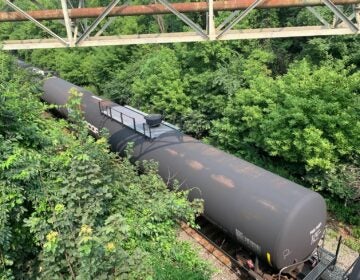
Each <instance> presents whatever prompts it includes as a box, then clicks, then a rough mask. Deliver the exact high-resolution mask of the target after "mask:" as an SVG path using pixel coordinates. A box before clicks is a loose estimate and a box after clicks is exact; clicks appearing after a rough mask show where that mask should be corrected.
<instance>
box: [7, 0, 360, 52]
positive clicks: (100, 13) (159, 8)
mask: <svg viewBox="0 0 360 280" xmlns="http://www.w3.org/2000/svg"><path fill="white" fill-rule="evenodd" d="M0 1H3V2H4V3H6V4H7V5H8V6H9V7H11V8H12V9H14V10H15V12H9V11H3V12H0V24H1V22H8V21H10V22H11V21H24V20H29V21H31V22H33V23H34V24H36V25H37V26H38V27H39V28H41V29H43V30H44V31H45V32H46V33H48V34H49V35H50V36H51V37H52V38H43V39H27V40H6V41H4V42H3V43H2V49H3V50H19V49H39V48H69V47H94V46H110V45H131V44H148V43H149V44H150V43H151V44H155V43H177V42H200V41H214V40H244V39H264V38H285V37H308V36H330V35H348V34H354V35H357V34H359V29H360V24H359V23H360V0H332V1H331V0H287V1H280V0H245V1H239V0H233V1H213V0H208V1H207V2H190V3H189V2H188V3H170V2H168V1H167V0H157V1H158V2H159V4H150V5H131V6H130V5H129V1H130V0H128V2H125V3H123V4H122V5H120V6H117V5H118V4H119V2H120V0H112V1H110V3H109V5H108V6H107V7H95V8H89V7H88V8H86V7H85V0H78V2H77V3H78V5H77V7H75V8H74V7H73V6H72V2H71V1H68V0H61V5H62V6H61V8H62V9H60V10H59V9H55V10H50V11H49V10H36V11H24V10H22V9H21V8H20V7H19V6H17V5H16V4H15V3H14V2H15V1H10V0H0ZM68 4H70V5H71V6H70V7H68ZM345 4H346V5H348V6H350V7H351V14H350V15H349V12H347V14H346V13H345V12H344V11H343V10H342V9H341V7H342V6H339V5H345ZM314 6H324V7H327V8H328V9H329V10H330V11H331V12H332V13H333V14H334V20H333V24H330V23H329V22H328V21H327V20H326V19H324V18H323V17H322V16H321V15H320V13H318V12H317V10H316V9H315V8H314ZM39 7H40V6H39ZM279 7H305V8H307V9H308V10H309V12H311V13H312V14H313V15H314V16H315V17H316V18H317V19H318V20H319V21H320V22H321V23H322V25H318V26H298V27H277V28H261V29H256V28H255V29H236V30H234V29H233V28H234V27H235V26H236V24H238V23H239V22H241V21H242V20H243V19H244V18H245V17H247V16H248V14H249V13H251V12H252V11H253V10H254V9H259V8H262V9H269V8H279ZM214 11H233V12H232V13H231V14H230V15H229V16H228V18H226V19H225V20H224V21H223V22H222V23H221V24H220V25H218V26H217V27H216V26H215V21H214ZM188 12H202V13H204V12H206V17H207V22H206V27H205V28H203V27H201V26H199V25H198V24H197V23H195V22H194V21H192V20H191V19H190V18H189V17H188V16H187V15H186V13H188ZM165 13H167V14H174V15H175V16H177V17H178V18H179V19H180V20H181V21H183V22H184V23H185V24H187V25H188V26H189V27H190V28H191V29H192V30H193V31H195V32H172V33H155V34H134V35H119V34H116V35H114V36H101V34H102V33H103V32H104V31H105V30H106V28H107V27H108V26H109V25H110V24H111V22H112V21H113V18H111V19H110V20H109V21H108V22H106V23H105V24H104V25H103V26H102V27H101V28H100V27H99V24H100V23H101V22H102V21H103V20H104V19H106V18H108V17H117V16H129V15H134V14H136V15H140V14H141V15H143V14H145V15H154V14H156V15H158V14H165ZM83 18H86V19H87V18H96V19H95V20H94V21H93V22H92V24H90V25H89V26H87V23H85V24H84V23H83V22H82V19H83ZM45 19H46V20H50V19H51V20H61V21H62V23H63V25H64V26H65V30H66V34H67V37H66V38H63V37H62V36H59V35H57V34H56V33H54V32H53V31H52V30H50V29H49V28H47V27H46V26H45V25H44V24H43V23H42V22H41V21H42V20H45ZM96 29H99V30H98V31H97V33H96V35H95V36H90V35H91V33H92V32H94V31H95V30H96ZM80 30H81V31H80Z"/></svg>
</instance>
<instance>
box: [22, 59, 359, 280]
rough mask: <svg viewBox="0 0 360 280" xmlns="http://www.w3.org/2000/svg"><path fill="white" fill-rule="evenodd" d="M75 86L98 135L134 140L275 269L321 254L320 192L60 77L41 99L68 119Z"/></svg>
mask: <svg viewBox="0 0 360 280" xmlns="http://www.w3.org/2000/svg"><path fill="white" fill-rule="evenodd" d="M22 67H24V66H22ZM35 70H36V72H39V69H38V68H36V69H35ZM41 75H43V74H41ZM43 76H44V75H43ZM72 89H75V90H77V91H78V92H80V93H82V97H81V99H82V100H81V110H82V111H83V115H84V118H85V120H86V122H87V124H88V128H89V130H90V131H91V132H92V133H93V134H95V135H96V134H98V133H99V131H100V130H101V129H102V128H106V129H107V130H108V132H109V143H110V147H111V150H112V151H113V152H117V153H120V154H123V153H124V151H125V149H126V147H127V145H128V144H129V143H130V142H132V143H133V155H132V157H133V159H134V160H135V161H143V160H155V161H157V162H158V172H159V175H160V176H161V177H162V178H163V180H164V181H165V182H168V183H169V184H171V183H172V182H174V181H175V180H176V181H177V182H179V186H180V188H181V189H184V190H189V199H190V200H192V199H195V198H200V199H203V201H204V216H205V217H206V218H207V219H208V220H209V221H211V222H212V223H213V224H215V225H217V226H218V227H220V228H221V229H222V230H223V231H225V232H226V233H228V234H229V235H231V236H232V237H233V238H235V239H236V240H237V241H238V242H239V244H240V245H241V246H242V247H244V248H246V249H247V250H249V251H250V252H252V253H253V254H254V255H256V258H258V259H260V260H261V261H262V262H263V263H266V264H267V265H268V266H269V267H271V268H272V269H273V270H275V271H280V272H281V271H286V270H289V271H291V269H292V268H295V267H298V266H299V265H301V264H303V263H305V262H306V261H309V260H314V259H316V258H314V256H315V255H316V252H317V250H318V245H319V241H320V240H321V238H322V237H323V235H324V231H325V225H326V219H327V211H326V204H325V201H324V198H323V197H322V196H321V195H320V194H318V193H316V192H314V191H312V190H310V189H308V188H305V187H303V186H301V185H299V184H296V183H294V182H292V181H290V180H288V179H285V178H283V177H281V176H278V175H276V174H274V173H271V172H269V171H267V170H265V169H263V168H261V167H258V166H256V165H254V164H252V163H249V162H247V161H245V160H243V159H240V158H238V157H235V156H233V155H230V154H228V153H226V152H224V151H222V150H219V149H217V148H215V147H213V146H210V145H208V144H205V143H203V142H201V141H199V140H197V139H195V138H193V137H191V136H189V135H186V134H184V133H183V132H181V131H180V129H179V128H178V127H176V126H175V125H172V124H170V123H168V122H166V121H164V120H162V118H161V115H156V114H147V113H144V112H142V111H139V110H137V109H136V108H132V107H130V106H122V105H119V104H116V103H114V102H112V101H110V100H106V99H103V98H101V97H99V96H96V95H94V94H93V93H91V92H90V91H88V90H86V89H84V88H81V87H79V86H77V85H74V84H72V83H70V82H68V81H65V80H63V79H61V78H59V77H56V76H51V75H47V77H46V78H45V79H44V81H43V91H44V92H43V95H42V97H41V98H42V99H43V100H44V101H45V102H47V103H50V104H56V105H61V106H59V107H58V109H57V111H58V113H59V114H60V115H62V116H63V117H65V118H66V117H67V116H68V114H69V112H68V110H67V109H66V106H62V105H65V104H66V103H67V101H68V99H69V97H70V91H71V90H72ZM333 257H334V258H333V259H332V263H328V266H330V265H331V264H334V262H333V261H334V260H335V262H336V257H337V254H336V256H333ZM319 263H320V261H319ZM312 266H315V264H314V263H312ZM358 274H360V272H358ZM355 277H357V276H355ZM305 279H307V278H305ZM308 279H318V278H316V277H314V278H308ZM354 279H355V278H354ZM356 279H357V278H356Z"/></svg>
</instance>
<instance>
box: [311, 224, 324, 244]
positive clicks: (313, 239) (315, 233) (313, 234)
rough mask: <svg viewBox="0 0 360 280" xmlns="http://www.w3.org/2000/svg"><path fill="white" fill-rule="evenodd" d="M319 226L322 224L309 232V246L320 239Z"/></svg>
mask: <svg viewBox="0 0 360 280" xmlns="http://www.w3.org/2000/svg"><path fill="white" fill-rule="evenodd" d="M321 225H322V223H321V222H320V223H319V224H318V225H317V226H316V227H314V228H313V229H312V230H310V237H311V242H310V245H313V244H314V243H315V242H316V241H318V240H319V239H320V237H321Z"/></svg>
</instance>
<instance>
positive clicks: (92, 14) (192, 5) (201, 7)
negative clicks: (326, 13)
mask: <svg viewBox="0 0 360 280" xmlns="http://www.w3.org/2000/svg"><path fill="white" fill-rule="evenodd" d="M252 3H253V1H252V0H232V1H214V3H213V6H214V11H235V10H246V9H247V8H249V7H250V6H251V4H252ZM332 3H333V4H334V5H348V4H360V0H334V1H332ZM324 4H325V3H324V1H322V0H268V1H265V2H263V3H261V4H260V5H259V6H258V7H256V8H257V9H269V8H286V7H308V6H310V7H311V6H323V5H324ZM172 7H173V8H174V9H176V10H177V11H178V12H180V13H191V12H207V11H208V3H207V2H188V3H172ZM105 9H106V7H95V8H74V9H69V11H68V12H69V17H70V18H71V19H76V18H97V17H99V16H100V15H101V14H103V13H104V11H105ZM26 13H27V14H28V15H30V16H31V17H32V18H34V19H36V20H54V19H63V18H64V14H63V10H62V9H54V10H32V11H26ZM170 13H171V11H169V9H168V8H167V7H165V6H163V5H162V4H150V5H131V6H126V7H115V8H114V9H113V10H112V11H111V12H110V13H109V15H108V16H135V15H156V14H170ZM27 19H28V18H27V17H26V16H24V15H23V14H21V13H19V12H6V11H2V12H0V22H8V21H25V20H27Z"/></svg>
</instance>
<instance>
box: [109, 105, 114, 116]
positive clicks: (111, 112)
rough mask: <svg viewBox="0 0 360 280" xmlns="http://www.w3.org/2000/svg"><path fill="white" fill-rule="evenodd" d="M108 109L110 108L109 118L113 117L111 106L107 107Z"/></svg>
mask: <svg viewBox="0 0 360 280" xmlns="http://www.w3.org/2000/svg"><path fill="white" fill-rule="evenodd" d="M109 110H110V118H113V117H112V110H111V107H109Z"/></svg>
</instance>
